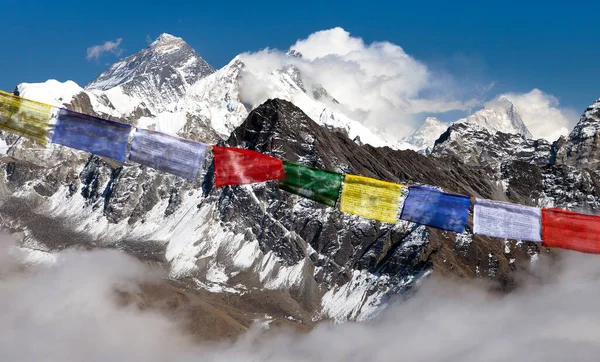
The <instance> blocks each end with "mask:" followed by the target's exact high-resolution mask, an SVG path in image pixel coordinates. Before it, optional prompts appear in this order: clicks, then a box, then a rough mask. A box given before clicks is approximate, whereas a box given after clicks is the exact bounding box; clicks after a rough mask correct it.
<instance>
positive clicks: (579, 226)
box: [542, 208, 600, 254]
mask: <svg viewBox="0 0 600 362" xmlns="http://www.w3.org/2000/svg"><path fill="white" fill-rule="evenodd" d="M542 245H543V246H548V247H554V248H562V249H570V250H575V251H580V252H583V253H592V254H600V217H598V216H595V215H585V214H580V213H577V212H572V211H567V210H562V209H557V208H552V209H542Z"/></svg>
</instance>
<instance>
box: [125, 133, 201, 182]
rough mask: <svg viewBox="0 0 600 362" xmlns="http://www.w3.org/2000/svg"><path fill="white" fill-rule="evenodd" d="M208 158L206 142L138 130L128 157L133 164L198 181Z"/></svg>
mask: <svg viewBox="0 0 600 362" xmlns="http://www.w3.org/2000/svg"><path fill="white" fill-rule="evenodd" d="M205 157H206V145H205V144H203V143H200V142H194V141H191V140H186V139H182V138H179V137H174V136H170V135H168V134H165V133H161V132H155V131H149V130H146V129H139V128H136V131H135V134H134V136H133V143H132V145H131V153H130V154H129V159H130V160H131V161H133V162H137V163H139V164H142V165H145V166H148V167H152V168H154V169H157V170H160V171H164V172H168V173H170V174H173V175H177V176H181V177H183V178H186V179H188V180H193V179H195V178H196V175H197V174H198V171H199V170H200V169H201V168H202V165H203V164H204V158H205Z"/></svg>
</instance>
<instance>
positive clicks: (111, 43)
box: [86, 38, 123, 60]
mask: <svg viewBox="0 0 600 362" xmlns="http://www.w3.org/2000/svg"><path fill="white" fill-rule="evenodd" d="M122 41H123V39H122V38H117V39H116V40H108V41H106V42H104V44H101V45H94V46H91V47H89V48H87V55H86V59H87V60H93V59H98V58H100V57H101V56H102V55H103V54H105V53H112V54H114V55H116V56H119V55H121V54H123V49H121V48H120V46H121V42H122Z"/></svg>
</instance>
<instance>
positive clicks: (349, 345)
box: [0, 235, 600, 362]
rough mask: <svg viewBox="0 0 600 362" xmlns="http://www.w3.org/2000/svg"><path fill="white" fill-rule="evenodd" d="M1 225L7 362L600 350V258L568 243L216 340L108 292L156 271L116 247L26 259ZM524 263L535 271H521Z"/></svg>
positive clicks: (445, 357) (500, 356) (439, 357)
mask: <svg viewBox="0 0 600 362" xmlns="http://www.w3.org/2000/svg"><path fill="white" fill-rule="evenodd" d="M23 256H24V255H23V252H22V250H20V249H17V248H16V247H15V246H14V243H12V244H11V243H9V242H8V238H7V237H5V236H3V235H0V261H2V263H0V325H2V326H3V327H4V329H3V331H2V335H1V336H0V360H3V361H24V362H29V361H63V362H71V361H73V362H74V361H130V362H137V361H144V362H154V361H157V362H158V361H165V360H174V361H182V362H191V361H278V362H296V361H298V362H299V361H331V362H336V361H344V362H354V361H365V360H373V361H381V362H387V361H398V360H406V361H432V362H435V361H461V362H471V361H508V360H510V361H514V362H520V361H541V360H544V361H565V360H574V361H582V360H590V361H593V360H595V359H596V358H597V357H596V356H597V355H598V353H600V340H599V339H598V336H600V315H599V314H598V313H597V306H598V303H600V288H599V286H600V263H598V259H597V258H595V257H593V256H590V255H583V254H577V253H572V252H564V253H561V254H560V256H561V257H562V259H559V262H556V261H553V260H550V259H553V258H543V257H542V258H541V259H539V260H538V261H537V262H536V263H535V264H534V265H533V267H532V269H531V271H528V272H526V273H525V275H524V276H523V278H522V287H521V288H520V289H519V290H517V291H515V292H513V293H511V294H508V295H499V294H498V293H494V294H493V293H488V292H485V291H484V288H481V287H482V285H477V284H468V282H466V281H464V280H462V281H456V280H454V281H449V280H442V279H430V280H427V281H425V283H424V285H423V286H422V287H421V289H420V290H419V291H417V292H416V294H415V295H414V296H413V297H411V298H410V299H408V300H407V301H404V302H396V303H394V302H393V301H391V302H390V303H391V306H390V307H389V308H388V309H387V310H386V311H384V312H383V314H382V315H380V316H379V317H378V318H376V319H374V320H372V321H370V322H365V323H346V324H341V325H332V324H328V323H322V324H321V325H319V326H318V327H317V328H316V329H314V330H313V331H311V332H309V333H306V334H301V335H296V334H293V333H291V332H285V331H276V333H270V334H268V335H267V336H265V335H261V334H260V333H259V332H258V331H257V330H252V329H251V330H250V331H249V332H248V333H246V334H245V335H244V336H242V337H241V338H240V339H239V340H237V341H235V342H228V343H222V344H201V343H196V342H193V341H192V340H191V339H190V338H189V336H188V335H187V334H186V333H185V332H183V331H182V330H181V327H180V326H179V325H178V324H177V323H176V322H175V321H172V320H170V318H169V317H168V316H166V315H163V314H159V312H156V311H152V310H151V309H146V310H144V311H141V310H140V309H139V308H137V307H136V306H135V305H122V304H118V303H116V301H115V298H114V297H115V291H116V290H117V291H127V292H129V293H136V292H137V290H138V286H139V284H140V283H152V282H156V281H157V280H159V278H158V277H159V276H158V275H156V274H154V272H153V271H152V270H150V269H149V268H148V267H147V266H145V265H144V264H143V263H141V262H140V261H138V260H136V259H134V258H132V257H129V256H127V255H125V254H124V253H121V252H117V251H114V250H104V251H93V252H77V251H65V252H61V253H58V254H56V257H55V259H54V261H53V262H52V263H46V264H39V265H29V266H27V267H24V266H23V264H22V263H23V260H24V259H25V258H24V257H23ZM529 273H531V274H529Z"/></svg>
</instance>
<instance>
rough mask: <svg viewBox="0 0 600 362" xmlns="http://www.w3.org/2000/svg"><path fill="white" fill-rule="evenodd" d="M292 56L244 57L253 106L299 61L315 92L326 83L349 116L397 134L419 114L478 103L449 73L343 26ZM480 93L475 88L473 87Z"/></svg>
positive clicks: (302, 43)
mask: <svg viewBox="0 0 600 362" xmlns="http://www.w3.org/2000/svg"><path fill="white" fill-rule="evenodd" d="M290 50H294V51H297V52H300V53H301V54H302V56H303V57H302V58H301V59H300V58H292V57H289V56H285V54H284V53H283V52H281V51H278V50H271V49H265V50H262V51H259V52H256V53H247V54H243V55H242V57H241V58H242V60H243V61H244V63H245V64H246V72H245V74H244V77H245V78H248V79H249V80H248V79H247V81H243V82H241V83H242V89H241V92H240V97H241V98H242V101H244V102H246V103H249V104H251V105H253V106H256V105H258V104H259V103H260V102H262V101H264V100H265V98H266V97H268V96H269V94H271V90H270V89H269V85H268V84H266V82H264V81H263V82H261V81H259V80H261V79H265V78H266V77H268V75H269V74H270V73H271V72H273V71H274V70H276V69H280V68H282V67H283V66H285V65H288V64H293V65H295V66H296V67H297V68H298V69H299V70H300V71H301V74H302V81H303V82H304V84H305V86H306V88H307V90H308V91H309V92H310V89H311V87H312V86H316V85H322V86H323V87H324V88H325V89H326V90H327V91H328V92H329V93H330V95H331V96H333V97H334V98H335V99H336V100H337V101H339V102H340V103H341V104H340V105H336V104H328V105H329V106H331V107H332V108H336V109H337V110H338V111H341V112H342V113H344V114H345V115H346V116H348V117H350V118H352V119H354V120H357V121H360V122H362V123H363V124H365V125H366V126H368V127H369V128H371V129H377V130H379V131H380V132H381V133H384V132H385V133H390V134H393V135H394V136H395V137H394V138H396V139H398V138H401V137H402V136H406V135H409V134H410V133H411V132H412V130H414V128H416V126H417V124H418V123H421V122H422V120H423V119H422V117H421V115H419V113H423V112H428V113H444V112H448V111H455V110H462V111H467V110H470V109H472V107H473V105H474V104H480V102H479V101H477V100H474V99H472V98H473V97H472V95H469V94H468V91H466V92H465V90H464V87H459V86H458V85H457V82H455V80H454V79H453V78H452V77H451V76H449V75H447V74H441V73H434V72H432V71H431V70H430V69H429V68H428V67H427V66H426V65H425V64H424V63H422V62H420V61H419V60H417V59H415V58H413V57H412V56H410V55H409V54H407V53H406V52H405V51H404V49H402V48H401V47H400V46H398V45H395V44H392V43H390V42H374V43H371V44H366V43H365V42H364V41H363V40H362V39H361V38H357V37H353V36H351V35H350V33H348V32H347V31H345V30H344V29H342V28H334V29H330V30H324V31H319V32H316V33H314V34H311V35H310V36H309V37H308V38H306V39H302V40H298V41H297V42H296V44H294V45H293V46H292V47H291V48H290ZM473 91H475V87H473Z"/></svg>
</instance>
